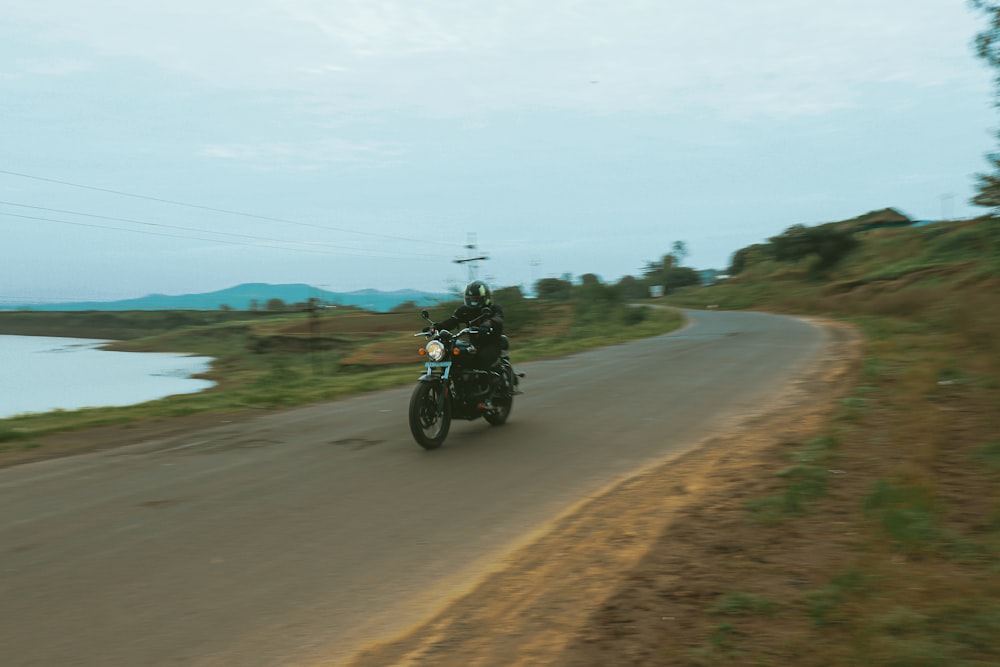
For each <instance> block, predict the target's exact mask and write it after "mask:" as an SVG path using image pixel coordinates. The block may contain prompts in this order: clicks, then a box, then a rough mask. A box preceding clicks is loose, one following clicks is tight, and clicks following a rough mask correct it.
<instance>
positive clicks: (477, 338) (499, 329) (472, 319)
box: [435, 303, 503, 369]
mask: <svg viewBox="0 0 1000 667" xmlns="http://www.w3.org/2000/svg"><path fill="white" fill-rule="evenodd" d="M489 308H490V310H491V311H492V312H491V313H490V314H489V315H488V316H486V317H484V318H482V319H477V318H478V317H479V316H480V314H481V313H482V309H480V308H469V307H468V306H466V305H465V304H462V305H461V306H459V307H458V308H456V309H455V312H454V313H452V315H451V317H449V318H448V319H446V320H442V321H440V322H438V323H437V324H435V326H436V327H437V328H438V329H447V330H448V331H454V330H455V329H456V328H457V327H458V326H459V324H462V325H466V324H470V325H471V326H474V327H477V328H479V329H480V330H482V329H488V330H489V333H480V334H476V335H474V336H470V337H469V342H471V343H472V344H473V345H475V346H476V349H477V350H478V353H477V355H476V356H477V357H479V359H478V362H479V363H477V364H476V365H477V366H479V367H480V368H484V369H485V368H488V367H489V366H490V365H491V364H493V362H494V361H496V360H497V358H498V357H499V356H500V336H501V335H502V334H503V307H502V306H501V305H500V304H498V303H494V304H492V305H491V306H489Z"/></svg>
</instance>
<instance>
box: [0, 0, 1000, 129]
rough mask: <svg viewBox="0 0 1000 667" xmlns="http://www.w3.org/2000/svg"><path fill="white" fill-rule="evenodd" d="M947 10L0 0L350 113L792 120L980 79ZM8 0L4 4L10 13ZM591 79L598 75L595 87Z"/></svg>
mask: <svg viewBox="0 0 1000 667" xmlns="http://www.w3.org/2000/svg"><path fill="white" fill-rule="evenodd" d="M954 4H955V3H954V0H880V1H879V2H871V1H870V0H840V1H839V2H836V3H817V2H801V0H755V1H754V2H749V3H748V2H737V1H735V0H728V1H723V2H721V3H704V2H701V1H700V0H674V1H672V2H669V3H665V2H662V1H661V0H619V1H617V2H610V1H609V0H549V1H548V2H545V3H538V2H530V1H528V0H508V1H507V2H503V3H469V2H464V1H459V0H425V1H423V2H420V3H414V2H411V1H409V0H251V1H237V0H216V1H215V2H212V3H210V4H205V3H203V2H202V1H201V0H174V1H173V2H171V3H169V4H162V5H159V4H156V5H153V4H150V3H135V2H131V1H129V0H91V1H90V2H88V3H84V4H81V3H78V2H75V0H49V2H46V3H44V7H42V6H41V5H38V3H19V2H16V1H15V0H6V1H5V0H0V8H4V11H5V12H6V13H12V14H13V15H14V17H15V18H17V17H19V18H20V20H21V21H23V22H26V23H27V24H29V25H31V26H33V28H34V31H35V34H36V35H37V36H38V38H39V39H42V40H46V41H47V42H49V43H73V44H78V45H80V46H81V47H82V48H83V49H85V53H97V54H101V55H111V56H118V57H127V58H135V59H141V60H144V61H147V62H151V63H153V64H154V65H155V66H156V67H159V68H162V69H164V70H167V71H170V72H173V73H181V74H182V75H184V76H186V77H189V78H190V79H192V80H194V81H198V82H201V83H202V84H207V85H210V86H214V87H217V88H222V89H227V90H232V89H237V90H244V91H277V90H280V91H285V92H286V94H288V95H290V96H294V95H300V96H309V97H311V98H319V99H321V100H323V101H324V102H325V103H326V104H327V105H328V106H329V107H331V108H337V109H341V110H343V111H345V112H356V111H358V110H398V109H408V110H415V111H418V112H422V113H431V114H449V115H465V114H467V113H470V112H471V113H482V112H492V111H508V110H522V109H556V110H573V111H583V112H590V113H614V112H619V111H642V112H653V113H675V112H683V111H692V110H694V111H698V110H702V111H705V112H710V113H713V114H720V115H725V116H729V117H753V116H768V117H774V118H779V119H781V118H787V117H793V116H809V115H818V114H823V113H827V112H830V111H835V110H838V109H842V108H844V107H847V106H851V105H855V104H857V103H858V98H859V95H860V91H862V90H863V89H864V87H865V86H868V85H880V84H884V83H888V82H894V83H897V84H903V85H928V84H930V85H951V84H955V85H985V83H984V82H985V80H986V78H987V77H985V76H983V77H976V74H975V72H973V71H972V68H970V67H969V62H970V61H971V59H972V54H971V48H970V41H971V39H972V37H973V34H974V33H975V31H976V29H978V27H979V26H978V25H977V24H976V22H975V18H974V17H973V16H972V15H971V12H960V11H955V6H954ZM5 5H10V8H9V9H7V8H6V7H5ZM592 82H596V83H592Z"/></svg>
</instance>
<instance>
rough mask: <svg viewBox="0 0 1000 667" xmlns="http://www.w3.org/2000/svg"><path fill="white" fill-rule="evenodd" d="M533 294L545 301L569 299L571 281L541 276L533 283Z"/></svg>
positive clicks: (571, 290)
mask: <svg viewBox="0 0 1000 667" xmlns="http://www.w3.org/2000/svg"><path fill="white" fill-rule="evenodd" d="M535 294H537V295H538V298H539V299H544V300H547V301H569V299H570V297H571V296H572V294H573V283H572V282H570V281H569V280H561V279H559V278H542V279H541V280H539V281H538V282H537V283H535Z"/></svg>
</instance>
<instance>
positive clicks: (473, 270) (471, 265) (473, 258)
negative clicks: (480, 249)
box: [452, 234, 489, 283]
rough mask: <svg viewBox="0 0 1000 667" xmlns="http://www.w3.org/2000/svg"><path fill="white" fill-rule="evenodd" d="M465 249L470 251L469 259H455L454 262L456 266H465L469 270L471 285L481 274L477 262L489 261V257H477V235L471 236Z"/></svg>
mask: <svg viewBox="0 0 1000 667" xmlns="http://www.w3.org/2000/svg"><path fill="white" fill-rule="evenodd" d="M465 249H466V250H467V251H468V254H469V255H470V256H469V257H466V258H465V259H455V260H452V261H453V262H454V263H455V264H465V265H466V267H467V268H468V269H469V282H470V283H471V282H472V281H473V280H475V279H476V276H477V274H478V273H479V265H478V264H477V262H481V261H486V260H488V259H489V257H488V256H487V255H478V256H477V255H476V250H477V248H476V235H475V234H469V242H468V243H466V244H465Z"/></svg>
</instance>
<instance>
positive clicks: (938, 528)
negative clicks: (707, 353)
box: [636, 212, 1000, 667]
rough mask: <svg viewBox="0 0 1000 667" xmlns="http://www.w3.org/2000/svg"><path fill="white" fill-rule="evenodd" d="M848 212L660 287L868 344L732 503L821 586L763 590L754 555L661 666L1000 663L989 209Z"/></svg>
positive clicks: (998, 227)
mask: <svg viewBox="0 0 1000 667" xmlns="http://www.w3.org/2000/svg"><path fill="white" fill-rule="evenodd" d="M880 213H884V212H875V213H873V214H871V215H870V216H869V217H875V218H878V217H879V215H878V214H880ZM846 222H847V223H852V224H845V223H833V224H831V225H825V226H820V227H816V228H803V227H796V228H792V229H790V230H788V231H786V232H785V233H784V234H782V235H781V236H778V237H775V238H773V239H770V240H769V242H768V243H765V244H759V245H756V246H753V247H751V248H746V249H743V250H741V251H740V252H738V253H736V255H735V256H734V266H733V267H730V272H731V273H732V277H731V278H730V279H728V280H727V281H725V283H724V284H720V285H717V286H713V287H706V288H686V289H680V290H677V291H675V292H674V293H673V294H672V295H670V296H669V298H668V301H669V302H670V303H671V304H673V305H676V306H682V307H699V308H713V309H745V308H754V309H761V310H768V311H772V312H783V313H790V314H800V315H816V316H824V317H832V318H837V319H840V320H844V321H847V322H850V323H851V324H853V325H855V326H856V327H857V328H858V329H859V330H860V331H861V332H862V333H863V334H864V337H865V341H866V346H865V353H864V361H863V364H862V367H861V369H860V371H859V376H858V377H857V380H856V385H855V386H854V389H853V391H852V392H851V393H850V394H849V395H848V396H845V397H843V398H842V399H840V400H839V403H838V404H837V405H836V406H831V407H832V413H833V417H832V418H831V420H830V422H829V423H828V424H827V426H826V428H825V431H824V432H823V433H821V434H819V435H818V436H816V437H815V438H813V439H811V440H809V441H808V442H801V443H797V444H796V443H791V444H788V443H786V444H784V445H783V447H784V454H783V456H782V459H783V463H782V465H780V466H778V467H776V468H775V469H773V470H772V471H771V473H770V474H771V475H772V476H773V477H772V482H771V484H770V485H769V487H770V489H771V490H770V492H769V493H767V494H763V495H758V496H757V497H753V498H749V499H747V500H746V502H745V504H744V509H745V516H744V520H745V522H746V523H747V524H749V525H753V526H755V527H756V531H758V534H759V535H762V537H761V539H762V540H764V541H765V542H770V543H772V544H788V549H789V550H794V549H800V550H801V551H800V552H799V554H798V557H799V558H801V560H802V562H814V563H815V564H816V565H815V566H816V567H818V568H821V571H819V572H815V573H814V574H815V575H816V577H815V579H814V580H816V581H819V582H821V583H819V585H810V586H803V585H801V582H799V585H798V586H794V585H793V586H773V585H772V586H769V585H768V584H767V583H765V582H768V581H774V578H773V575H774V574H775V573H773V572H770V571H769V570H768V566H767V565H766V564H761V565H759V566H758V567H757V570H758V572H757V573H756V574H757V575H758V576H748V577H747V579H746V582H745V586H744V587H743V588H742V589H740V590H719V591H717V592H716V593H715V594H714V595H712V596H710V599H706V600H705V603H704V607H703V610H702V618H701V620H700V622H697V623H695V624H694V627H695V628H696V629H695V631H694V634H693V635H689V636H687V637H683V638H681V637H678V636H676V635H675V636H673V637H671V636H666V635H664V637H662V641H661V642H659V644H660V650H661V652H662V654H661V656H660V657H662V658H663V660H662V661H661V662H656V664H685V665H688V664H696V665H719V664H726V665H785V664H795V665H824V666H835V665H900V666H904V665H905V666H918V667H919V666H924V665H926V666H931V665H940V666H942V667H943V666H945V665H947V666H949V667H956V666H969V667H971V666H973V665H996V664H1000V639H998V638H1000V558H998V556H1000V220H996V219H993V218H981V219H976V220H969V221H964V222H950V223H938V224H933V225H928V226H923V227H910V226H894V225H892V224H890V223H888V222H886V224H885V225H884V226H880V225H866V224H863V223H864V220H861V219H859V220H856V221H846ZM817 527H826V529H817ZM806 531H809V534H810V536H811V538H812V539H810V540H809V541H808V544H803V541H799V542H798V543H796V542H795V541H794V540H791V539H790V536H792V535H797V534H802V533H804V532H806ZM730 546H731V548H733V549H736V550H738V549H739V548H740V547H739V546H738V545H736V546H734V545H730ZM750 552H752V549H751V551H750ZM817 553H821V554H823V555H824V557H823V558H817V557H816V554H817ZM704 557H705V559H708V562H712V559H713V558H716V559H718V558H719V556H718V554H710V553H706V554H704ZM795 557H796V556H795V555H794V554H792V555H790V556H789V558H790V559H795ZM831 563H832V565H831ZM793 583H794V582H793ZM699 634H700V639H699V637H698V635H699ZM685 641H687V645H686V646H685V644H684V642H685ZM692 646H693V648H692ZM636 664H639V663H636Z"/></svg>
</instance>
